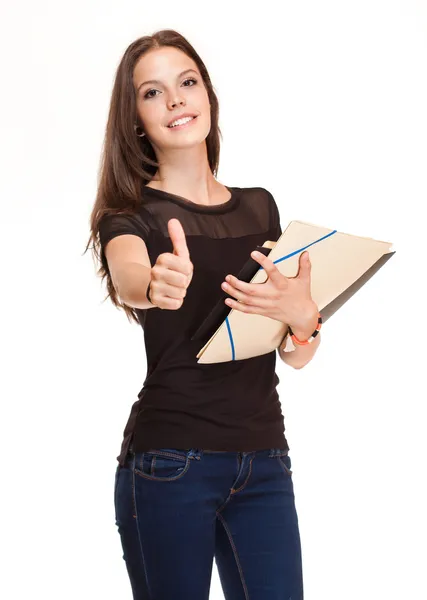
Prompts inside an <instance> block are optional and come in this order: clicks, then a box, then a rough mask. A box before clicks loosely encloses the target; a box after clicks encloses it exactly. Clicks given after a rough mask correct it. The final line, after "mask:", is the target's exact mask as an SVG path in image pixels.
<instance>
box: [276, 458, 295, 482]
mask: <svg viewBox="0 0 427 600" xmlns="http://www.w3.org/2000/svg"><path fill="white" fill-rule="evenodd" d="M277 458H278V460H279V461H280V464H281V466H282V468H283V470H284V472H285V473H286V475H288V476H289V477H290V476H291V475H292V462H291V457H290V456H289V454H284V455H283V456H278V457H277Z"/></svg>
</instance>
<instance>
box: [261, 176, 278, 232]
mask: <svg viewBox="0 0 427 600" xmlns="http://www.w3.org/2000/svg"><path fill="white" fill-rule="evenodd" d="M262 189H263V190H264V188H262ZM264 192H265V193H266V194H267V196H268V200H269V209H270V229H273V230H274V235H275V238H274V240H273V241H275V242H277V240H278V239H279V237H280V236H281V235H282V233H283V232H282V226H281V224H280V212H279V207H278V206H277V204H276V201H275V199H274V196H273V194H272V193H271V192H269V191H268V190H264Z"/></svg>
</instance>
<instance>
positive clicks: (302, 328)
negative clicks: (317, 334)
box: [290, 304, 319, 340]
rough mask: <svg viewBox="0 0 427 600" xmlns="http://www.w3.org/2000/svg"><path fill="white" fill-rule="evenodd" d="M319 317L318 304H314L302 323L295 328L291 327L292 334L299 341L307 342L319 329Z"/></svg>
mask: <svg viewBox="0 0 427 600" xmlns="http://www.w3.org/2000/svg"><path fill="white" fill-rule="evenodd" d="M318 316H319V309H318V307H317V305H316V304H313V305H312V307H311V308H310V309H309V310H308V311H307V314H306V315H305V316H304V318H303V319H302V320H301V321H299V323H298V324H296V325H295V326H294V325H290V327H291V329H292V333H293V334H294V335H295V336H296V337H297V338H298V339H299V340H307V339H308V338H309V337H310V336H311V335H312V333H313V331H314V330H315V329H316V327H317V324H318Z"/></svg>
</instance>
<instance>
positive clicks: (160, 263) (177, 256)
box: [150, 219, 194, 310]
mask: <svg viewBox="0 0 427 600" xmlns="http://www.w3.org/2000/svg"><path fill="white" fill-rule="evenodd" d="M168 231H169V236H170V239H171V241H172V246H173V253H170V252H165V253H163V254H160V255H159V256H158V257H157V260H156V264H155V265H154V267H152V269H151V284H150V298H151V302H152V304H154V305H155V306H157V307H158V308H163V309H167V310H178V309H179V308H181V306H182V303H183V301H184V298H185V296H186V294H187V288H188V286H189V285H190V283H191V280H192V278H193V271H194V266H193V263H192V262H191V260H190V252H189V251H188V247H187V241H186V239H185V232H184V229H183V228H182V225H181V223H180V222H179V221H178V219H170V220H169V222H168Z"/></svg>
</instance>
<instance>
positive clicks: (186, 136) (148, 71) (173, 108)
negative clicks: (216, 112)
mask: <svg viewBox="0 0 427 600" xmlns="http://www.w3.org/2000/svg"><path fill="white" fill-rule="evenodd" d="M184 71H185V73H183V72H184ZM150 80H151V81H150ZM152 80H156V82H153V81H152ZM147 81H148V82H149V83H146V82H147ZM133 83H134V87H135V90H136V105H137V111H138V115H139V119H140V122H141V124H142V129H143V131H144V132H145V134H146V136H147V138H148V139H149V140H150V142H151V144H152V145H153V147H154V148H155V149H159V150H161V151H163V152H164V151H165V150H166V151H167V150H168V149H175V148H185V147H191V146H194V145H197V144H200V143H201V142H203V141H204V140H205V139H206V137H207V135H208V134H209V131H210V128H211V113H210V105H209V98H208V93H207V90H206V88H205V85H204V83H203V79H202V77H201V75H200V72H199V70H198V68H197V65H196V64H195V62H194V61H193V60H192V59H191V58H190V57H189V56H187V55H186V54H185V53H184V52H182V51H181V50H178V49H177V48H171V47H165V48H158V49H156V50H150V51H149V52H147V53H146V54H144V56H142V57H141V58H140V59H139V61H138V62H137V64H136V65H135V69H134V73H133ZM185 113H190V114H191V115H193V114H194V115H197V118H195V119H194V120H192V121H190V122H189V124H188V125H185V126H184V127H178V128H169V127H168V125H169V123H170V122H171V121H172V120H175V119H177V118H178V117H180V115H182V114H185Z"/></svg>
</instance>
